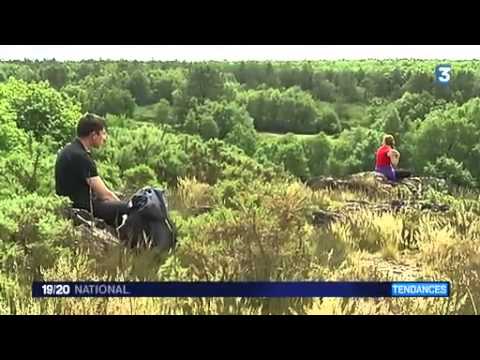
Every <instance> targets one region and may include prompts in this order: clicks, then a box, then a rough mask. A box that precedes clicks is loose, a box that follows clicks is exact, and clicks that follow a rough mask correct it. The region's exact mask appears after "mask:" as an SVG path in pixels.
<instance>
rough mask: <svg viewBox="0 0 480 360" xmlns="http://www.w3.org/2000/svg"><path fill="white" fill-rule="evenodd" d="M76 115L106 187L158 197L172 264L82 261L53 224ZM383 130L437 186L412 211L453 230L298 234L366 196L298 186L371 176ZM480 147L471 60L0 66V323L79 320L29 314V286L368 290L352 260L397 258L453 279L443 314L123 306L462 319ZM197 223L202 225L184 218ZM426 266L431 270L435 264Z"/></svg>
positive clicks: (248, 303) (40, 308) (394, 224)
mask: <svg viewBox="0 0 480 360" xmlns="http://www.w3.org/2000/svg"><path fill="white" fill-rule="evenodd" d="M445 62H446V63H449V64H451V65H452V68H453V71H452V79H451V81H450V83H449V84H448V85H447V86H445V85H440V84H438V83H437V82H435V79H434V70H435V66H436V65H437V64H439V63H445ZM87 111H88V112H93V113H97V114H99V115H102V116H105V117H106V119H107V124H108V132H109V139H108V142H107V146H106V147H105V148H104V149H102V150H99V151H96V152H95V154H94V156H95V158H96V161H97V164H98V166H99V172H100V175H101V176H102V177H103V178H104V180H105V181H106V183H107V184H108V185H109V186H111V187H112V188H113V189H114V190H117V191H119V192H121V193H122V194H124V196H129V195H131V194H133V193H134V192H135V191H136V190H138V189H139V188H141V187H143V186H147V185H151V186H158V187H162V188H166V189H167V190H168V191H169V193H170V194H171V201H172V202H171V205H172V213H173V216H174V218H175V220H176V222H177V223H178V224H179V225H180V227H181V237H182V239H183V240H182V242H183V244H184V245H183V246H182V247H181V250H180V252H179V253H178V254H177V255H176V257H174V258H173V257H167V258H166V259H165V258H162V260H161V261H160V260H158V259H157V258H155V257H154V256H153V255H151V254H150V253H148V252H147V253H142V254H130V253H127V252H125V251H123V250H119V249H114V250H110V251H111V252H109V253H107V254H105V253H102V254H97V253H95V254H92V253H91V252H90V250H88V249H87V250H85V249H84V248H83V246H84V243H85V242H87V241H86V240H85V239H83V240H82V237H81V236H80V235H79V234H78V233H77V232H76V231H75V228H74V227H73V226H72V224H71V223H70V222H69V221H67V220H66V219H64V218H63V217H62V215H61V209H62V208H64V207H65V206H67V202H66V200H65V199H64V198H59V197H57V196H55V195H54V183H53V167H54V162H55V156H56V153H57V151H58V150H59V149H60V148H61V147H62V146H63V145H65V144H66V143H67V142H69V141H71V140H72V139H73V138H74V136H75V127H76V123H77V121H78V119H79V118H80V116H81V114H82V113H85V112H87ZM385 133H390V134H393V135H394V136H395V138H396V140H397V145H398V148H399V151H400V153H401V154H402V157H401V166H402V167H404V168H408V169H411V170H412V171H413V172H414V174H415V176H419V177H435V178H441V179H444V180H446V184H447V187H446V188H445V189H443V190H441V191H440V190H438V189H437V190H434V189H432V190H431V191H429V192H428V193H427V194H426V195H425V196H426V197H427V198H428V199H430V200H431V199H436V200H439V199H440V200H441V201H443V202H447V203H448V204H449V205H450V206H451V208H452V209H453V210H452V214H451V216H452V218H451V219H452V220H451V221H452V222H451V223H448V222H447V223H445V221H447V220H445V219H447V217H445V218H441V219H436V218H432V215H425V216H426V217H424V215H421V214H420V215H418V217H416V218H414V220H412V218H411V215H408V214H406V215H402V216H398V217H393V215H391V214H390V215H388V214H387V215H385V216H383V215H382V216H370V217H369V216H366V215H365V214H364V213H362V214H363V215H359V218H356V220H355V221H356V223H355V224H353V225H352V224H350V225H348V226H347V225H345V227H341V226H338V227H335V226H333V227H331V228H328V229H327V230H324V229H323V230H321V231H320V230H318V229H316V228H314V227H312V226H313V225H312V224H311V223H310V222H309V220H308V214H310V213H311V211H312V209H329V210H331V209H335V208H337V207H339V206H340V204H342V203H344V202H345V201H347V200H349V199H350V200H351V199H365V196H367V195H364V194H359V193H355V192H348V191H347V192H342V191H339V192H333V193H332V192H328V191H326V192H323V191H313V190H311V189H309V188H308V187H307V186H306V185H305V183H306V181H307V180H309V179H312V178H316V177H320V176H333V177H343V176H347V175H351V174H355V173H359V172H365V171H371V170H373V166H374V153H375V150H376V148H377V147H378V146H379V145H380V142H381V139H382V136H383V134H385ZM479 138H480V63H479V62H475V61H445V60H438V61H420V60H399V61H393V60H392V61H378V60H365V61H311V62H307V61H305V62H237V63H229V62H208V63H186V62H154V61H152V62H135V61H93V60H92V61H81V62H57V61H55V60H50V61H29V60H25V61H9V62H1V63H0V154H1V156H0V266H1V269H2V271H1V272H0V313H1V312H4V313H39V312H40V313H58V312H62V313H69V312H75V311H79V310H75V306H74V301H73V300H72V301H70V300H65V302H64V303H62V304H63V305H58V304H57V305H55V304H53V303H52V302H49V301H48V300H45V301H41V302H40V301H39V302H32V300H31V299H29V291H30V288H29V284H30V283H29V282H31V281H32V279H52V278H55V279H58V280H62V279H63V280H64V279H72V280H75V279H84V280H94V279H100V278H102V279H103V278H109V279H111V278H114V279H133V280H134V279H149V280H159V279H161V280H163V279H179V280H207V279H208V280H212V279H217V280H219V279H222V280H245V279H250V280H252V279H253V280H262V279H263V280H265V279H267V280H299V279H330V278H332V279H334V278H350V279H357V278H359V277H361V278H364V279H371V278H375V276H377V275H374V274H373V273H372V272H371V271H370V269H369V268H368V267H367V266H366V265H360V263H357V262H356V261H360V260H359V258H360V257H361V256H363V255H362V254H363V253H364V252H365V251H367V252H368V253H371V254H373V255H375V254H382V256H385V257H387V258H389V257H394V258H396V259H397V260H398V259H399V258H400V257H401V255H400V254H403V253H404V251H405V250H415V251H416V253H415V255H414V256H418V257H419V258H420V259H421V261H424V262H425V263H427V264H428V266H430V267H429V268H428V271H427V270H426V271H427V274H428V275H429V276H430V278H432V277H435V278H445V277H448V278H449V279H453V280H455V281H461V282H462V283H461V284H462V285H463V286H464V287H463V288H462V289H464V290H462V291H461V292H460V293H458V294H457V295H456V296H457V297H456V298H455V299H456V300H455V301H453V302H451V303H448V304H445V303H441V302H440V301H438V302H437V303H436V304H432V303H431V302H427V301H426V300H422V301H423V303H422V302H421V301H416V300H402V301H403V303H400V302H399V301H397V300H391V301H389V302H385V303H383V304H380V305H378V306H377V305H375V304H373V303H371V302H368V300H366V301H365V302H364V303H363V305H362V306H364V307H361V306H360V307H356V305H351V304H352V303H347V306H345V303H344V302H342V300H338V301H337V300H335V301H333V302H332V303H329V302H322V301H319V302H313V303H312V302H311V301H310V302H309V301H306V300H291V301H287V300H278V301H277V300H275V301H274V300H271V301H267V300H262V301H261V300H258V301H257V300H231V301H232V302H231V303H230V300H227V299H219V300H208V301H207V302H205V301H204V300H201V299H200V300H201V301H200V300H199V301H198V302H196V301H194V300H189V301H185V302H182V304H179V302H175V303H171V302H168V301H163V302H162V301H160V300H159V302H158V303H155V302H154V301H153V300H148V301H145V302H142V301H141V300H138V308H137V310H136V311H134V312H138V313H142V312H162V313H170V312H174V313H175V312H185V313H219V312H222V313H235V312H239V313H248V312H252V313H257V312H261V313H303V312H312V311H313V312H321V313H322V312H327V313H332V312H333V313H361V312H365V313H376V312H379V313H395V312H397V313H398V312H416V313H422V312H431V313H476V311H477V308H476V303H477V301H478V299H479V294H480V289H479V288H478V282H477V283H476V285H475V284H474V282H475V279H477V280H478V274H479V272H478V270H479V269H478V266H479V262H478V258H477V257H474V256H473V255H471V254H474V253H475V254H477V255H478V253H479V252H478V249H479V243H478V239H479V234H480V223H479V221H478V215H479V209H480V206H479V200H480V199H479V197H478V186H479V183H480V167H479V166H478V159H479V158H480V142H479V141H478V139H479ZM458 194H462V195H458ZM395 196H396V195H392V194H390V195H388V197H387V198H388V199H389V200H394V199H395ZM375 199H376V200H378V198H377V197H375V198H374V199H370V198H369V200H372V201H373V200H375ZM286 200H289V201H290V202H287V201H286ZM440 200H439V201H440ZM199 208H209V209H213V211H211V212H209V213H205V214H200V215H198V214H197V213H196V212H195V209H199ZM460 213H461V214H462V216H464V218H462V219H460V218H458V216H460V215H459V214H460ZM252 219H253V220H252ZM448 219H450V218H448ZM251 221H253V225H252V223H251ZM352 221H353V220H352ZM362 221H363V222H364V223H363V225H362ZM412 221H413V223H412ZM382 224H384V225H382ZM385 224H388V226H387V225H385ZM405 224H410V225H408V226H413V227H414V228H415V229H414V232H415V233H417V232H418V233H421V235H420V238H419V239H417V240H416V241H417V242H420V241H423V243H422V244H423V245H424V246H419V247H418V246H417V247H415V249H405V246H404V245H402V244H403V240H404V239H403V235H402V234H404V233H403V231H400V230H399V231H400V233H401V235H398V236H399V237H398V239H397V235H395V236H393V235H392V234H393V233H392V232H395V231H396V230H394V229H397V230H398V228H399V226H402V227H405V226H406V225H405ZM412 224H413V225H412ZM251 225H252V226H254V228H255V229H254V231H253V233H252V232H251V230H250V228H249V226H251ZM467 225H468V229H465V227H466V226H467ZM355 226H357V228H356V227H355ZM257 227H258V228H257ZM388 229H390V230H388ZM389 231H390V232H389ZM412 231H413V230H412ZM372 234H373V235H372ZM395 234H396V233H395ZM422 237H423V238H422ZM352 238H353V239H354V240H352ZM298 239H300V240H298ZM355 239H356V240H355ZM362 239H363V240H362ZM365 239H366V240H365ZM392 239H397V240H398V241H397V240H392ZM422 239H423V240H422ZM436 239H441V240H438V241H439V244H438V247H437V246H436V245H435V244H436V243H435V242H436V241H437V240H436ZM252 240H253V241H252ZM364 240H365V241H366V243H367V245H365V241H364ZM352 241H353V242H352ZM355 241H357V242H355ZM362 241H363V242H362ZM459 241H461V246H460V245H459V244H460V243H459ZM299 242H300V244H299ZM373 243H374V244H376V245H375V246H373V247H372V244H373ZM82 244H83V245H82ZM362 244H363V245H362ZM87 247H88V246H87ZM412 256H413V255H412ZM439 256H441V257H443V259H445V260H441V261H440V260H439V261H437V262H436V261H435V259H438V257H439ZM450 260H451V261H452V262H454V263H455V264H454V265H452V264H451V263H450V262H449V261H450ZM442 261H443V262H442ZM119 263H122V264H123V265H122V267H120V265H118V264H119ZM289 264H296V266H294V267H291V266H290V267H289ZM362 264H364V263H362ZM72 269H76V270H75V271H73V270H72ZM446 269H448V271H447V270H446ZM72 274H73V275H72ZM72 276H73V278H72ZM453 280H452V281H453ZM466 289H468V291H467V290H466ZM69 301H70V302H69ZM77 301H78V300H77ZM82 301H83V300H82ZM96 301H97V303H95V302H96ZM102 301H103V300H102ZM122 301H123V300H122ZM152 301H153V302H152ZM336 301H337V302H336ZM207 303H208V306H207V305H206V304H207ZM83 304H84V309H85V310H84V311H85V312H93V313H95V312H102V311H104V312H106V313H112V312H116V311H117V310H118V312H124V311H125V310H124V308H123V306H124V304H123V303H122V302H121V301H119V302H118V304H117V305H111V306H113V307H114V308H115V306H118V309H117V310H114V309H113V310H112V308H108V306H110V305H105V308H103V307H102V306H103V305H102V304H103V303H102V302H100V301H98V300H85V302H84V303H83ZM95 304H96V305H95ZM105 304H107V303H105ZM110 304H115V301H114V300H112V302H111V303H110ZM342 304H343V305H342ZM372 304H373V305H372ZM97 305H98V307H99V308H102V309H104V310H98V311H97V310H95V308H96V306H97ZM427 305H428V306H427ZM62 306H63V307H62ZM107 308H108V309H107ZM245 309H246V310H245ZM312 309H313V310H312Z"/></svg>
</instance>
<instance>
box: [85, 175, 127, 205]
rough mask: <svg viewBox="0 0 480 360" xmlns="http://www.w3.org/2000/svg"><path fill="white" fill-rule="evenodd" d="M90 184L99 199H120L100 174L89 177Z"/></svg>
mask: <svg viewBox="0 0 480 360" xmlns="http://www.w3.org/2000/svg"><path fill="white" fill-rule="evenodd" d="M87 183H88V185H89V186H90V187H91V188H92V191H93V192H94V193H95V195H96V196H97V197H98V199H99V200H101V201H105V200H116V201H120V199H119V198H118V196H117V195H115V194H114V193H113V192H112V191H110V190H109V189H108V188H107V186H106V185H105V183H104V182H103V180H102V179H101V178H100V176H95V177H91V178H88V179H87Z"/></svg>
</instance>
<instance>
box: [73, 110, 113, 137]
mask: <svg viewBox="0 0 480 360" xmlns="http://www.w3.org/2000/svg"><path fill="white" fill-rule="evenodd" d="M106 128H107V123H106V122H105V119H104V118H102V117H101V116H98V115H95V114H91V113H87V114H85V115H83V116H82V117H81V118H80V120H79V122H78V125H77V136H78V137H86V136H88V135H90V134H91V133H92V132H97V133H98V132H100V131H102V130H104V129H106Z"/></svg>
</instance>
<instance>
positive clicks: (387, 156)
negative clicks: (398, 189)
mask: <svg viewBox="0 0 480 360" xmlns="http://www.w3.org/2000/svg"><path fill="white" fill-rule="evenodd" d="M394 146H395V139H394V138H393V136H392V135H385V136H384V137H383V143H382V146H380V148H378V150H377V152H376V162H375V171H376V172H378V173H381V174H383V175H384V176H385V177H386V178H387V179H388V180H390V181H399V180H401V179H404V178H407V177H409V176H411V172H410V171H407V170H401V169H398V168H397V167H398V163H399V161H400V153H399V152H398V151H397V150H396V149H394Z"/></svg>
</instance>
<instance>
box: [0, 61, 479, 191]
mask: <svg viewBox="0 0 480 360" xmlns="http://www.w3.org/2000/svg"><path fill="white" fill-rule="evenodd" d="M436 64H437V62H428V61H398V62H392V61H390V62H389V61H387V62H382V61H351V62H343V61H339V62H303V63H301V62H300V63H268V62H266V63H256V62H245V63H216V62H210V63H202V64H190V63H180V62H169V63H160V62H127V61H115V62H113V61H83V62H66V63H60V62H55V61H44V62H40V61H35V62H31V61H24V62H3V63H0V80H1V81H2V83H0V151H4V152H10V151H12V150H13V149H14V147H15V146H17V145H22V146H27V145H28V143H29V141H30V142H31V139H32V138H33V139H34V140H35V141H38V142H44V141H45V138H46V137H48V138H49V141H50V142H52V143H54V144H62V143H65V142H66V141H67V140H69V139H71V138H72V137H73V136H74V123H75V121H76V120H77V119H78V116H79V114H81V113H82V112H85V111H91V112H96V113H99V114H101V115H106V116H107V115H108V116H109V118H110V119H117V120H115V121H114V122H116V123H117V124H122V122H125V121H127V122H128V119H133V120H136V121H138V120H141V121H149V122H151V123H153V125H161V126H162V128H165V127H167V128H169V129H172V131H176V132H180V133H186V134H190V135H192V136H199V139H200V140H199V141H203V142H208V141H217V140H221V141H222V144H224V145H225V146H228V145H234V146H236V147H237V148H240V149H242V150H243V152H244V153H245V154H246V155H248V156H250V157H251V158H253V159H254V160H256V161H257V162H258V163H260V164H264V165H268V166H270V165H272V166H281V167H283V168H285V169H286V170H287V171H289V172H290V173H291V174H293V175H295V176H299V177H302V178H308V177H311V176H318V175H323V174H325V175H326V174H331V175H345V174H348V173H352V172H357V171H365V170H371V169H372V168H373V163H374V151H375V149H376V148H377V147H378V145H379V142H380V140H381V137H382V135H383V133H385V132H387V133H392V134H393V135H394V136H395V137H396V139H397V142H398V146H399V149H400V151H401V153H402V160H401V162H402V166H404V167H408V168H411V169H413V170H414V171H415V172H416V173H418V174H429V175H436V176H441V177H445V178H448V179H450V180H451V181H452V182H454V183H456V184H461V185H472V186H475V185H476V184H477V183H478V180H479V179H480V173H479V172H478V167H477V166H476V164H475V161H476V159H478V155H480V153H479V149H478V144H477V143H476V140H475V139H478V137H479V135H480V130H479V125H478V124H479V119H478V114H479V111H478V101H479V100H478V99H477V97H478V95H479V93H478V84H480V82H478V81H477V80H480V79H477V73H478V65H477V64H476V63H475V62H452V65H453V75H452V81H451V85H449V87H440V86H439V85H437V84H435V82H434V81H433V69H434V67H435V65H436ZM322 89H323V90H322ZM325 89H327V90H328V91H327V90H325ZM324 90H325V92H324ZM328 94H329V95H328ZM144 109H149V110H151V112H152V113H153V116H149V117H145V118H143V117H142V115H141V114H142V113H141V111H143V110H144ZM262 132H268V133H278V134H287V133H293V134H310V135H311V136H310V137H300V138H299V137H298V136H294V135H291V136H282V137H279V138H276V137H266V136H263V134H262ZM28 135H33V137H32V136H30V137H29V136H28ZM159 141H160V140H159ZM51 149H55V146H54V145H52V148H51ZM158 151H160V150H158ZM165 151H170V150H168V147H167V148H166V149H165ZM171 151H172V152H173V150H171ZM176 151H177V150H176ZM29 156H30V155H29ZM178 161H179V160H175V161H173V162H167V163H165V164H164V166H165V169H166V170H164V172H163V173H158V176H159V177H161V176H166V177H167V178H168V181H174V179H175V176H177V175H178V174H177V173H176V170H172V168H171V167H172V166H173V165H172V164H176V165H175V166H177V165H178V168H179V169H183V168H185V166H186V162H183V161H182V162H181V165H179V163H178ZM185 161H187V160H185ZM105 166H106V165H105ZM125 171H126V170H125ZM152 171H154V169H153V168H152ZM168 174H170V175H168ZM174 174H175V175H174ZM209 181H211V179H210V180H209ZM32 184H33V181H32Z"/></svg>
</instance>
